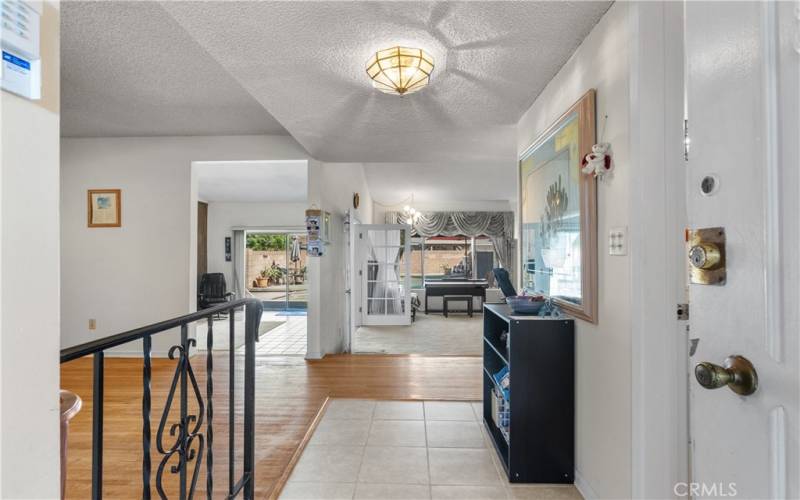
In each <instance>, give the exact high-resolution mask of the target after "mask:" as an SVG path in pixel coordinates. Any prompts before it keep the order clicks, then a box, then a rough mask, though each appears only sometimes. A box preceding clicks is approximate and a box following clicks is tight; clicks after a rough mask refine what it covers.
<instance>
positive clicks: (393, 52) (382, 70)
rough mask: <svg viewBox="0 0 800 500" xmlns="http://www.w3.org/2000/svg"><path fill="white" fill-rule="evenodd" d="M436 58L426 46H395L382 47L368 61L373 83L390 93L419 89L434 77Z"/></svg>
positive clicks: (379, 88) (400, 93)
mask: <svg viewBox="0 0 800 500" xmlns="http://www.w3.org/2000/svg"><path fill="white" fill-rule="evenodd" d="M432 72H433V57H431V56H430V54H428V53H427V52H425V51H424V50H422V49H412V48H409V47H392V48H391V49H385V50H379V51H378V52H376V53H375V55H373V56H372V57H370V58H369V61H367V75H369V77H370V78H372V86H373V87H375V88H376V89H378V90H380V91H381V92H385V93H387V94H396V95H401V96H402V95H405V94H411V93H413V92H416V91H418V90H420V89H422V88H423V87H425V86H426V85H428V82H430V80H431V73H432Z"/></svg>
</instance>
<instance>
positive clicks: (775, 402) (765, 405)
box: [676, 2, 800, 499]
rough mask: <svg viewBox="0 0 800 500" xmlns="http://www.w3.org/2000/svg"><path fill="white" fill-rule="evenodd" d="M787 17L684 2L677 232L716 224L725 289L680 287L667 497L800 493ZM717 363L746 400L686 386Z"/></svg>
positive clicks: (793, 49) (795, 189) (794, 20)
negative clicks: (742, 377) (681, 421)
mask: <svg viewBox="0 0 800 500" xmlns="http://www.w3.org/2000/svg"><path fill="white" fill-rule="evenodd" d="M798 8H800V7H798V6H797V4H796V3H795V2H764V3H759V2H741V3H740V2H726V3H717V2H687V3H686V11H685V12H686V25H685V26H686V63H687V66H686V70H687V83H686V85H687V87H686V91H687V110H688V120H689V121H688V123H689V135H690V137H691V149H690V150H689V156H688V165H689V172H688V176H687V179H688V183H689V186H688V193H689V194H688V200H687V201H688V216H689V224H690V227H691V228H693V229H697V228H709V227H722V228H724V232H725V234H726V238H727V243H726V260H727V281H726V282H725V284H724V285H722V286H713V285H699V284H692V285H690V300H691V314H690V327H691V332H690V336H691V337H692V338H695V339H697V342H698V343H697V347H696V352H694V354H693V356H692V357H691V362H690V370H691V371H692V373H691V377H690V403H689V406H690V412H689V413H690V434H691V440H692V446H693V447H692V450H693V452H692V471H691V472H692V482H693V483H694V484H691V485H689V486H687V487H685V488H684V487H683V486H680V485H679V486H676V494H678V495H681V496H683V495H689V496H692V497H695V498H704V497H720V496H736V497H738V498H748V499H755V498H759V499H766V498H773V499H781V498H798V497H800V487H798V473H797V471H798V470H800V462H799V461H798V443H799V441H798V431H799V430H800V420H798V418H799V417H800V415H798V393H799V392H800V387H799V386H800V373H798V319H797V318H798V315H797V314H798V313H797V311H798V305H799V303H798V301H799V299H798V291H797V290H798V263H799V262H800V255H799V254H798V243H799V242H798V219H800V218H799V217H798V214H799V213H800V210H798V201H797V200H798V195H799V194H800V185H799V184H800V182H799V181H798V158H800V152H799V151H798V143H800V132H799V131H798V116H799V115H800V106H799V105H798V95H800V90H799V89H798V79H800V70H798V68H799V66H798V59H799V58H800V20H799V19H798V17H797V16H800V11H794V9H798ZM707 176H715V177H716V182H715V184H714V185H715V186H716V187H715V188H714V189H712V190H711V193H710V194H703V193H702V191H701V182H702V180H703V179H704V178H706V179H707V182H706V188H708V187H710V186H711V184H712V181H713V180H714V179H713V178H712V177H707ZM730 355H741V356H744V357H745V358H747V359H748V360H749V361H751V362H752V364H753V366H754V368H755V370H756V372H757V375H758V388H757V390H756V391H755V392H754V393H753V394H752V395H748V396H742V395H738V394H736V393H735V392H733V391H732V390H730V386H722V387H720V388H717V389H707V388H704V387H703V386H701V384H700V382H699V379H697V371H696V370H697V368H696V366H697V364H698V363H701V362H710V363H715V364H717V365H722V364H723V360H725V359H726V357H728V356H730ZM701 372H703V373H705V374H706V375H707V376H708V375H710V374H711V372H710V371H709V370H707V369H706V370H701ZM725 373H728V374H730V373H731V372H725ZM738 373H741V371H739V372H738ZM717 380H719V381H720V382H723V381H724V377H721V378H719V379H717Z"/></svg>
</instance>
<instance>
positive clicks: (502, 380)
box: [493, 366, 511, 400]
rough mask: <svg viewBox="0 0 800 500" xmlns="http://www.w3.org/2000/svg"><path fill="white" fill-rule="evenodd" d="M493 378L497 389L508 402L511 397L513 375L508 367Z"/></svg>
mask: <svg viewBox="0 0 800 500" xmlns="http://www.w3.org/2000/svg"><path fill="white" fill-rule="evenodd" d="M493 377H494V381H495V383H496V384H497V387H499V388H500V389H501V390H502V391H503V394H502V396H503V398H505V399H506V400H508V399H509V398H510V396H511V373H510V372H509V371H508V367H507V366H504V367H503V368H501V369H500V371H499V372H497V373H495V374H494V375H493Z"/></svg>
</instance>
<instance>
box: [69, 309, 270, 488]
mask: <svg viewBox="0 0 800 500" xmlns="http://www.w3.org/2000/svg"><path fill="white" fill-rule="evenodd" d="M242 307H244V315H245V321H244V346H243V347H244V393H243V396H242V399H243V406H244V422H243V430H242V434H243V441H244V443H243V448H244V450H243V451H244V453H243V455H244V456H243V458H242V462H243V465H242V473H241V476H239V477H236V475H235V451H236V444H235V435H236V433H235V424H236V422H235V415H236V408H235V402H236V397H235V377H234V374H235V370H236V358H237V356H236V351H237V348H236V339H235V334H236V332H235V317H236V310H237V309H241V308H242ZM262 307H263V306H262V304H261V301H260V300H258V299H254V298H246V299H239V300H235V301H231V302H227V303H225V304H222V305H219V306H216V307H213V308H209V309H204V310H202V311H198V312H195V313H192V314H187V315H185V316H181V317H178V318H174V319H170V320H166V321H162V322H160V323H155V324H152V325H148V326H144V327H141V328H136V329H134V330H130V331H127V332H123V333H119V334H116V335H112V336H110V337H106V338H103V339H99V340H95V341H92V342H87V343H85V344H81V345H78V346H75V347H70V348H67V349H62V350H61V363H66V362H68V361H72V360H75V359H78V358H81V357H84V356H89V355H92V356H94V370H93V383H92V385H93V391H92V402H93V403H92V498H93V499H95V500H100V499H101V498H102V496H103V392H104V366H105V351H107V350H108V349H111V348H112V347H117V346H120V345H123V344H128V343H130V342H135V341H137V340H141V341H142V367H143V368H142V389H143V390H142V453H143V455H142V495H141V496H142V498H143V499H147V500H149V499H150V498H151V495H152V494H153V489H154V488H153V487H155V492H156V494H157V495H158V498H161V499H165V498H167V493H166V491H165V488H164V474H165V472H166V471H167V470H168V471H169V473H171V474H177V476H178V489H179V491H178V495H179V498H180V500H186V499H191V498H193V497H194V494H195V490H196V488H197V481H198V478H199V476H200V471H201V467H202V463H203V459H204V457H205V465H206V496H207V498H208V499H211V498H212V495H213V491H214V469H213V466H214V452H213V444H214V403H213V396H214V380H213V370H214V359H213V358H214V357H213V355H212V352H213V347H214V330H213V326H214V317H215V316H218V315H220V314H221V313H227V314H228V321H229V325H228V334H229V344H228V363H229V370H230V372H229V377H228V378H229V382H228V393H229V394H228V404H229V407H228V485H227V489H226V497H227V498H235V497H237V496H238V495H239V494H240V493H241V494H242V497H243V498H244V499H245V500H251V499H252V498H254V492H255V477H254V465H255V463H254V462H255V343H256V342H257V341H258V326H259V322H260V320H261V313H262ZM201 320H206V322H207V332H208V333H207V336H206V349H207V354H206V367H205V368H206V392H205V399H204V398H203V394H202V392H201V390H200V387H199V385H198V383H197V378H196V377H195V372H194V369H193V368H192V364H191V360H190V356H189V354H190V348H191V347H194V346H196V341H195V339H194V338H191V337H189V325H190V324H192V323H195V322H197V321H201ZM175 328H180V343H179V344H176V345H174V346H172V347H171V348H170V349H169V358H170V359H173V360H177V363H176V366H175V373H174V375H173V377H172V381H171V385H170V388H169V392H168V394H167V398H166V402H165V407H164V410H163V412H162V414H161V418H160V419H159V423H158V428H157V431H156V440H155V449H156V451H157V453H158V454H159V455H160V459H159V461H158V465H157V466H156V474H155V484H153V461H152V458H151V452H152V450H151V448H152V445H153V442H152V438H153V436H152V428H151V410H152V395H151V378H152V362H151V354H152V352H151V351H152V337H153V336H154V335H157V334H159V333H163V332H166V331H168V330H172V329H175ZM190 391H191V392H190ZM190 394H191V396H192V397H194V398H196V406H197V408H196V409H197V411H196V412H195V413H192V414H190V413H189V411H190V410H189V397H190ZM176 395H177V397H178V404H179V405H180V408H179V410H180V418H179V420H178V422H177V423H172V424H171V425H170V424H169V420H170V418H169V417H170V410H171V409H172V406H173V402H174V400H175V396H176ZM204 424H205V425H204ZM166 434H168V435H169V436H170V437H173V438H174V441H172V440H171V439H169V438H168V437H167V436H166ZM173 457H176V458H175V459H173ZM176 460H177V463H176V464H175V465H169V464H170V462H175V461H176ZM193 462H194V464H193V465H194V467H192V468H191V475H190V472H189V471H190V464H192V463H193ZM168 466H169V468H168Z"/></svg>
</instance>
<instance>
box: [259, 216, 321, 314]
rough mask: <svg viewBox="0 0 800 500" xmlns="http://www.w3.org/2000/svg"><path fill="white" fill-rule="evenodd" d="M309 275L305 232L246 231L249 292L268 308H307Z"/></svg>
mask: <svg viewBox="0 0 800 500" xmlns="http://www.w3.org/2000/svg"><path fill="white" fill-rule="evenodd" d="M307 276H308V273H307V236H306V234H305V233H288V232H250V231H248V232H247V250H246V283H247V290H248V292H249V295H250V296H253V297H256V298H259V299H261V301H262V302H263V303H264V308H265V309H267V310H276V309H306V308H307V307H308V280H307Z"/></svg>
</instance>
